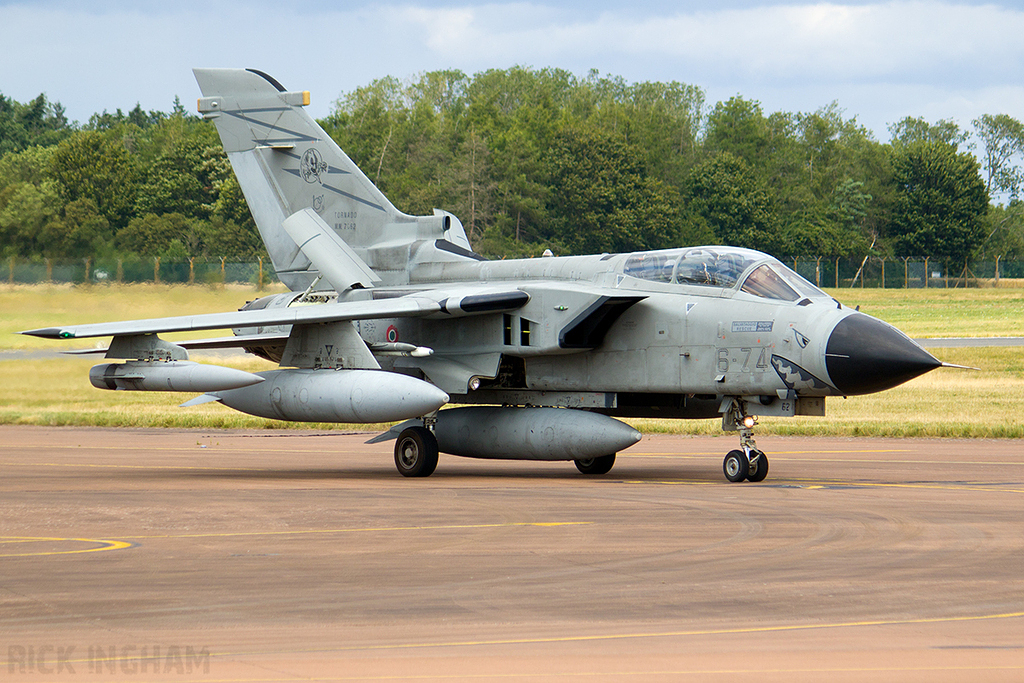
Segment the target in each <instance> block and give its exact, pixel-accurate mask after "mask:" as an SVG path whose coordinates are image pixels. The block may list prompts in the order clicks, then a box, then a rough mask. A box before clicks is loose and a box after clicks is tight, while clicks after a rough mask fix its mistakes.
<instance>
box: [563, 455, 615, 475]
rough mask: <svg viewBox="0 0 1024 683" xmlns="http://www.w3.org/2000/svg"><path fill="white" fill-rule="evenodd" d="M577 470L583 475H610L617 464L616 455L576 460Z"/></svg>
mask: <svg viewBox="0 0 1024 683" xmlns="http://www.w3.org/2000/svg"><path fill="white" fill-rule="evenodd" d="M573 462H575V463H576V469H578V470H579V471H580V472H582V473H583V474H608V471H609V470H611V468H612V465H614V464H615V454H614V453H612V454H611V455H602V456H601V457H599V458H587V459H586V460H574V461H573Z"/></svg>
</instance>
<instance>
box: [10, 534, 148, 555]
mask: <svg viewBox="0 0 1024 683" xmlns="http://www.w3.org/2000/svg"><path fill="white" fill-rule="evenodd" d="M54 541H56V542H60V541H70V542H77V543H99V544H101V545H100V547H99V548H86V549H84V550H48V551H42V552H34V553H3V554H0V557H42V556H45V555H80V554H82V553H100V552H104V551H106V550H124V549H125V548H131V547H132V544H131V543H129V542H127V541H112V540H107V539H100V538H48V537H30V536H0V543H43V542H54Z"/></svg>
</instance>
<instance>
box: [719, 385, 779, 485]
mask: <svg viewBox="0 0 1024 683" xmlns="http://www.w3.org/2000/svg"><path fill="white" fill-rule="evenodd" d="M739 405H740V404H739V402H738V401H737V402H734V403H733V405H732V406H731V407H730V408H729V410H728V411H726V413H725V414H724V415H723V416H722V428H723V429H725V430H727V431H738V432H739V433H740V449H739V450H735V451H729V453H728V454H727V455H726V456H725V461H724V462H723V463H722V470H723V471H724V472H725V478H726V479H728V480H729V481H731V482H741V481H743V480H747V481H753V482H758V481H764V478H765V477H767V476H768V456H767V455H765V454H764V451H760V450H758V448H757V444H756V443H755V442H754V425H756V424H757V418H755V417H754V416H753V415H745V414H744V413H743V411H742V409H741V408H740V407H739Z"/></svg>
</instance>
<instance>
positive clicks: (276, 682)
mask: <svg viewBox="0 0 1024 683" xmlns="http://www.w3.org/2000/svg"><path fill="white" fill-rule="evenodd" d="M268 654H270V653H268ZM275 654H276V653H275ZM210 656H211V657H219V656H222V655H218V654H211V655H210ZM147 660H149V661H154V662H156V663H157V664H158V665H159V663H160V660H158V659H154V658H151V657H149V658H143V657H139V658H135V659H128V660H115V661H129V662H145V661H147ZM106 662H107V660H103V659H95V660H90V659H72V660H66V663H67V664H90V665H91V664H97V665H100V664H106ZM107 666H109V665H107ZM139 666H143V665H142V664H140V665H139ZM1022 669H1024V665H1010V666H969V665H967V666H888V667H831V668H824V667H819V668H791V669H778V668H776V669H767V668H764V667H758V668H756V669H666V670H653V671H561V672H557V673H549V672H544V673H533V672H528V671H524V672H518V673H514V672H507V673H493V672H488V673H477V674H473V673H467V674H447V673H446V674H390V675H388V674H385V675H372V674H367V675H364V676H359V675H354V676H338V675H333V674H331V675H325V676H318V675H313V676H306V675H297V676H298V677H296V676H289V677H288V678H269V677H264V676H258V677H256V678H207V677H206V676H203V677H202V680H203V681H206V682H207V683H294V681H471V680H493V679H505V678H514V679H520V680H525V679H531V678H541V679H549V678H597V677H601V678H607V677H627V676H628V677H634V676H643V677H649V676H707V675H715V674H718V675H722V674H731V675H735V674H761V676H759V677H758V678H759V679H760V678H763V675H764V674H807V673H822V674H829V673H834V674H840V673H888V672H891V673H915V672H921V673H924V672H929V671H978V672H980V671H1020V670H1022Z"/></svg>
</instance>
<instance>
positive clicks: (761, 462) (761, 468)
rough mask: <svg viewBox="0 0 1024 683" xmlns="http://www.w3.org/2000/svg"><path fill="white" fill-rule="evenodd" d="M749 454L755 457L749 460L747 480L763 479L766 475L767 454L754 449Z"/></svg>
mask: <svg viewBox="0 0 1024 683" xmlns="http://www.w3.org/2000/svg"><path fill="white" fill-rule="evenodd" d="M751 455H752V456H757V457H756V458H754V459H753V460H751V461H750V470H749V471H748V472H747V481H764V478H765V477H767V476H768V456H767V455H765V454H764V453H763V452H762V451H754V452H753V453H751Z"/></svg>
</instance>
